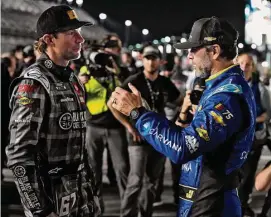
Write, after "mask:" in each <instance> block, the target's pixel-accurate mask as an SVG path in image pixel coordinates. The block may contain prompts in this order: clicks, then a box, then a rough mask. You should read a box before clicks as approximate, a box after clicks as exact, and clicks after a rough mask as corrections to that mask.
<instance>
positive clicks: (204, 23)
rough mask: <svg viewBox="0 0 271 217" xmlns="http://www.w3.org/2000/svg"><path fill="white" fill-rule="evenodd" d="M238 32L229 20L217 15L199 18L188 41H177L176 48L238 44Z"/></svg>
mask: <svg viewBox="0 0 271 217" xmlns="http://www.w3.org/2000/svg"><path fill="white" fill-rule="evenodd" d="M238 36H239V34H238V32H237V31H236V29H235V28H234V27H233V26H232V24H230V23H229V22H228V21H227V20H224V19H220V18H217V17H211V18H202V19H199V20H197V21H196V22H195V23H194V24H193V27H192V30H191V33H190V37H189V39H188V41H187V42H184V43H177V44H175V45H174V47H175V48H176V49H190V48H196V47H200V46H205V45H212V44H219V45H229V46H236V44H237V40H238Z"/></svg>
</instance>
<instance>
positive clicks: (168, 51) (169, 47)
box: [166, 44, 172, 53]
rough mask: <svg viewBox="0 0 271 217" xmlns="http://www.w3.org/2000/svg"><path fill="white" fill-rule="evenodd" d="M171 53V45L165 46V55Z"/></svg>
mask: <svg viewBox="0 0 271 217" xmlns="http://www.w3.org/2000/svg"><path fill="white" fill-rule="evenodd" d="M171 51H172V46H171V44H167V46H166V53H171Z"/></svg>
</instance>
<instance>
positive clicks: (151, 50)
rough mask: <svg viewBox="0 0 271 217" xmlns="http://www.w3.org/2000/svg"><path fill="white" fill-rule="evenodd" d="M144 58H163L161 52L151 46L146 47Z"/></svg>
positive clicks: (143, 53)
mask: <svg viewBox="0 0 271 217" xmlns="http://www.w3.org/2000/svg"><path fill="white" fill-rule="evenodd" d="M142 56H143V57H147V56H154V57H157V58H161V52H160V51H159V49H158V48H156V47H154V46H151V45H149V46H146V47H145V48H144V49H143V52H142Z"/></svg>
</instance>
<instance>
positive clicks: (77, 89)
mask: <svg viewBox="0 0 271 217" xmlns="http://www.w3.org/2000/svg"><path fill="white" fill-rule="evenodd" d="M73 87H74V90H75V91H76V93H77V94H79V95H80V89H79V87H78V85H77V84H76V83H73Z"/></svg>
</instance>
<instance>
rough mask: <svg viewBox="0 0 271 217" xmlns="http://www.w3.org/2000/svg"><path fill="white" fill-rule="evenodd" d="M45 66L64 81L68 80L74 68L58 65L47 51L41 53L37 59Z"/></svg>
mask: <svg viewBox="0 0 271 217" xmlns="http://www.w3.org/2000/svg"><path fill="white" fill-rule="evenodd" d="M37 62H39V63H40V64H42V65H43V66H44V67H45V68H47V69H48V70H49V71H50V72H51V73H53V74H54V75H55V76H56V77H57V78H59V79H60V80H62V81H68V80H69V78H70V76H71V73H72V70H71V68H70V67H69V66H67V67H63V66H59V65H56V64H55V63H54V62H53V61H52V60H51V59H50V58H49V56H48V55H47V54H46V53H43V54H41V56H40V58H39V59H38V60H37Z"/></svg>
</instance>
